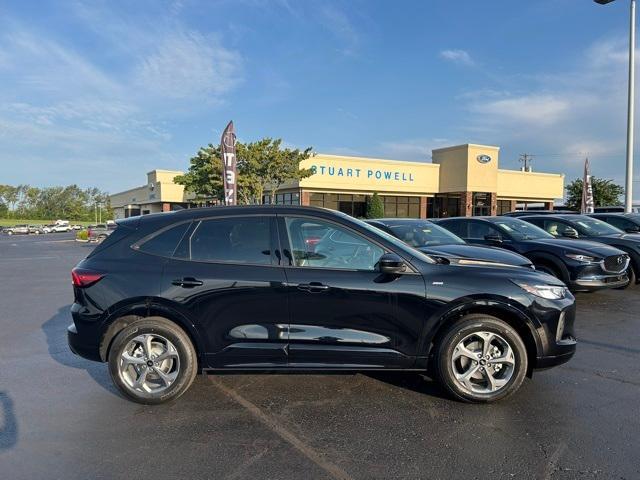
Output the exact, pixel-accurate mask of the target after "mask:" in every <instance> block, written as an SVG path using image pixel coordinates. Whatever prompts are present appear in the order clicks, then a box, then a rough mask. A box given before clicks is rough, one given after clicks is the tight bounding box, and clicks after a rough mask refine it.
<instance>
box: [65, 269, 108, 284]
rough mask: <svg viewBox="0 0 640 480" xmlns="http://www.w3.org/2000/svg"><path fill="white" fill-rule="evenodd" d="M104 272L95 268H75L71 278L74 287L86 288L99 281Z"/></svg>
mask: <svg viewBox="0 0 640 480" xmlns="http://www.w3.org/2000/svg"><path fill="white" fill-rule="evenodd" d="M102 277H104V273H101V272H96V271H95V270H87V269H85V268H74V269H73V270H71V280H72V282H73V286H74V287H78V288H86V287H90V286H91V285H93V284H94V283H96V282H99V281H100V280H101V279H102Z"/></svg>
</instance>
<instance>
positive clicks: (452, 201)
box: [430, 193, 462, 218]
mask: <svg viewBox="0 0 640 480" xmlns="http://www.w3.org/2000/svg"><path fill="white" fill-rule="evenodd" d="M432 204H433V208H432V212H431V215H430V217H432V218H447V217H460V216H462V214H461V213H460V211H461V201H460V194H459V193H442V194H438V195H436V196H435V197H434V198H433V202H432Z"/></svg>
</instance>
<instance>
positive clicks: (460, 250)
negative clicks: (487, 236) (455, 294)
mask: <svg viewBox="0 0 640 480" xmlns="http://www.w3.org/2000/svg"><path fill="white" fill-rule="evenodd" d="M367 223H368V224H369V225H373V226H374V227H378V228H379V229H381V230H382V231H384V232H387V233H389V234H391V235H393V236H394V237H396V238H399V239H400V240H402V241H403V242H405V243H406V244H408V245H410V246H412V247H414V248H416V249H418V250H420V251H421V252H424V253H426V254H427V255H431V256H432V257H437V258H444V259H445V260H446V261H450V262H456V263H463V264H464V263H498V264H502V265H513V266H517V267H526V268H535V267H534V266H533V264H532V263H531V260H529V259H528V258H526V257H523V256H522V255H520V254H518V253H515V252H510V251H508V250H504V249H502V248H498V247H489V246H480V245H470V244H468V243H467V242H465V241H464V240H463V239H461V238H460V237H458V236H456V235H454V234H453V233H451V232H450V231H449V230H447V229H446V228H443V227H440V226H438V225H436V224H435V223H433V222H430V221H429V220H421V219H416V218H380V219H375V220H367Z"/></svg>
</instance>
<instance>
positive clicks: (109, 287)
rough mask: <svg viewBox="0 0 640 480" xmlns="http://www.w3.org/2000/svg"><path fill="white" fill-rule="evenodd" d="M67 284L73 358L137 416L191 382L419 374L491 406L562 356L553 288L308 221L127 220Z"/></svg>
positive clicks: (565, 296)
mask: <svg viewBox="0 0 640 480" xmlns="http://www.w3.org/2000/svg"><path fill="white" fill-rule="evenodd" d="M309 239H312V240H313V241H312V242H309V241H308V240H309ZM72 279H73V285H74V303H73V306H72V308H71V313H72V316H73V324H72V325H70V326H69V329H68V340H69V345H70V347H71V349H72V350H73V351H74V352H75V353H77V354H79V355H81V356H83V357H86V358H89V359H92V360H97V361H103V362H108V364H109V371H110V373H111V377H112V379H113V381H114V383H115V385H116V386H117V387H118V388H119V390H120V391H121V392H122V393H123V394H124V395H125V396H126V397H128V398H129V399H132V400H134V401H137V402H140V403H146V404H155V403H161V402H164V401H167V400H170V399H173V398H176V397H178V396H179V395H181V394H182V393H184V391H185V390H186V389H187V388H188V387H189V385H190V384H191V382H192V381H193V379H194V377H195V375H196V373H197V371H198V370H204V371H207V370H231V371H246V370H268V371H273V370H283V371H301V370H302V371H307V370H311V371H316V370H319V371H326V370H338V371H354V370H409V371H417V372H427V371H428V372H429V373H430V374H431V375H434V376H435V377H436V378H438V379H439V380H440V382H441V383H442V385H443V386H444V388H445V389H446V390H447V391H448V392H449V393H450V394H451V395H452V396H454V397H455V398H457V399H460V400H465V401H470V402H490V401H495V400H498V399H500V398H504V397H506V396H508V395H510V394H512V393H513V392H515V391H516V390H517V389H518V388H519V387H520V385H521V384H522V382H523V380H524V377H525V375H531V373H532V370H533V369H537V368H546V367H551V366H554V365H558V364H560V363H563V362H566V361H568V360H569V359H570V358H571V357H572V355H573V354H574V352H575V348H576V340H575V339H574V334H573V324H574V316H575V299H574V298H573V296H572V295H571V293H570V292H569V291H568V290H567V288H566V287H565V286H564V285H563V284H562V282H560V281H559V280H558V279H556V278H554V277H551V276H549V275H546V274H544V273H541V272H536V271H535V270H532V269H527V268H513V267H504V266H499V265H492V266H489V265H459V264H439V263H437V262H435V261H434V260H433V259H432V258H431V257H429V256H427V255H425V254H423V253H421V252H419V251H418V250H416V249H414V248H411V247H409V246H408V245H406V244H404V243H403V242H401V241H400V240H398V239H397V238H395V237H393V236H391V235H389V234H387V233H385V232H383V231H381V230H379V229H377V228H375V227H372V226H370V225H367V224H366V223H364V222H361V221H359V220H355V219H354V218H352V217H349V216H348V215H345V214H341V213H338V212H333V211H330V210H325V209H319V208H313V207H294V206H271V205H270V206H255V207H214V208H204V209H186V210H181V211H176V212H170V213H162V214H152V215H145V216H137V217H131V218H128V219H126V220H121V221H119V226H118V228H117V229H116V230H115V231H114V232H113V233H112V234H111V235H110V236H109V237H108V238H106V239H105V240H104V242H102V243H101V244H100V245H98V246H97V247H96V248H95V249H94V250H93V252H92V253H91V254H89V256H88V257H87V258H86V259H84V260H83V261H81V262H80V263H79V264H78V266H77V267H76V268H74V269H73V271H72Z"/></svg>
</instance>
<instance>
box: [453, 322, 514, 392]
mask: <svg viewBox="0 0 640 480" xmlns="http://www.w3.org/2000/svg"><path fill="white" fill-rule="evenodd" d="M451 366H452V368H453V373H454V377H455V379H456V382H457V383H458V384H459V385H460V387H461V388H463V389H464V390H467V391H468V392H471V393H476V394H477V393H480V394H495V393H496V392H498V391H499V390H501V389H502V388H504V387H505V386H506V385H507V384H508V383H509V380H511V377H512V376H513V372H514V371H515V356H514V353H513V348H512V347H511V345H510V344H509V342H507V340H505V339H504V338H503V337H502V336H501V335H498V334H497V333H493V332H488V331H479V332H473V333H471V334H469V335H467V336H466V337H464V338H463V339H462V340H461V341H460V342H458V344H457V345H456V347H455V348H454V349H453V354H452V356H451Z"/></svg>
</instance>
